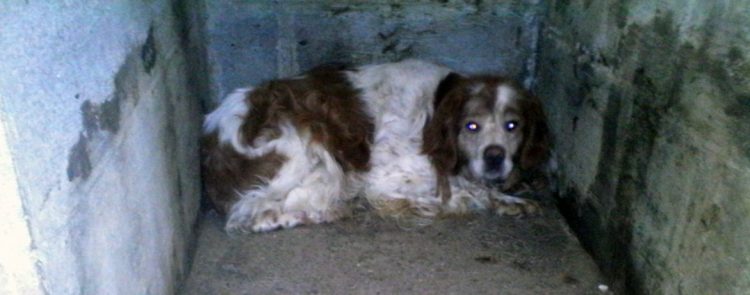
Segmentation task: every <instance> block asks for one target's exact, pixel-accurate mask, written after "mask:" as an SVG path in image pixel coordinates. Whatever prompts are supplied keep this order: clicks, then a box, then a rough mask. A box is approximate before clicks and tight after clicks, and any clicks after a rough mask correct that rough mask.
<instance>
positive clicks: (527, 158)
mask: <svg viewBox="0 0 750 295" xmlns="http://www.w3.org/2000/svg"><path fill="white" fill-rule="evenodd" d="M522 93H523V95H524V96H525V97H524V98H523V99H521V100H520V102H519V103H520V104H521V116H522V117H523V122H524V123H523V125H522V126H521V130H522V132H523V143H521V151H520V153H519V159H518V162H519V163H520V164H521V169H523V170H530V169H534V168H537V167H538V166H539V165H541V164H542V163H544V162H545V161H547V159H549V156H550V138H549V127H548V126H547V121H546V119H545V118H546V117H545V116H544V109H543V108H542V103H541V101H539V98H537V97H536V96H534V95H532V94H530V93H528V92H527V91H523V92H522Z"/></svg>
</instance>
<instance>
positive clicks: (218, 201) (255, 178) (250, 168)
mask: <svg viewBox="0 0 750 295" xmlns="http://www.w3.org/2000/svg"><path fill="white" fill-rule="evenodd" d="M201 154H202V158H203V161H202V163H201V164H202V166H203V167H202V168H203V170H202V173H203V181H204V184H205V190H206V196H207V197H208V198H209V199H210V200H211V202H212V203H213V205H214V207H215V208H216V210H217V211H219V212H220V213H222V214H226V213H227V212H229V209H230V208H231V206H232V205H233V204H234V202H236V201H237V199H238V197H239V196H238V194H237V193H238V192H242V191H245V190H248V189H251V188H253V187H254V186H258V185H263V184H265V182H266V181H267V180H268V179H272V178H273V177H274V176H276V173H277V172H278V170H279V169H280V168H281V166H282V165H283V164H284V162H285V161H286V157H284V156H282V155H279V154H276V153H269V154H266V155H264V156H261V157H257V158H253V159H248V158H247V157H245V156H243V155H240V154H238V153H237V152H235V151H234V149H233V148H232V147H231V145H227V144H219V142H218V136H217V134H216V133H212V134H208V135H206V136H204V137H203V139H202V144H201Z"/></svg>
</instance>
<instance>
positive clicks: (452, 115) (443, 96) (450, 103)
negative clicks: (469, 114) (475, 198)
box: [422, 73, 468, 201]
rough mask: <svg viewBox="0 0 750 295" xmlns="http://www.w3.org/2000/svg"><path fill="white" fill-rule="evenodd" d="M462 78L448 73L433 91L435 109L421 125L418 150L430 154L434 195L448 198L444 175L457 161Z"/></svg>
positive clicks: (453, 169)
mask: <svg viewBox="0 0 750 295" xmlns="http://www.w3.org/2000/svg"><path fill="white" fill-rule="evenodd" d="M463 84H464V79H463V78H462V77H461V76H460V75H458V74H456V73H451V74H449V75H448V76H446V77H445V78H444V79H443V80H442V81H441V82H440V84H439V85H438V88H437V90H436V91H435V100H434V102H433V103H434V107H435V112H434V114H433V116H432V118H430V119H429V120H428V122H427V124H426V125H425V129H424V135H423V138H422V152H423V153H424V154H426V155H427V156H428V157H430V160H431V161H432V163H433V165H434V167H435V170H436V172H437V175H438V195H439V196H440V197H441V198H442V199H443V201H447V200H448V199H450V187H449V185H448V176H449V175H452V174H455V173H456V172H457V171H456V170H457V166H458V162H459V155H458V132H459V131H460V126H459V124H460V122H459V120H460V119H461V115H462V112H463V107H464V104H465V103H466V101H467V100H468V93H466V87H464V85H463Z"/></svg>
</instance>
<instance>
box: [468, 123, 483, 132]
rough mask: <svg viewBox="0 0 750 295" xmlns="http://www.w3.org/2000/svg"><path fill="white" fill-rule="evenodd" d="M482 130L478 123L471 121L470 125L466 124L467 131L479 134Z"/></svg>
mask: <svg viewBox="0 0 750 295" xmlns="http://www.w3.org/2000/svg"><path fill="white" fill-rule="evenodd" d="M481 128H482V127H480V126H479V124H478V123H477V122H474V121H470V122H469V123H466V129H467V130H469V131H471V132H477V131H479V129H481Z"/></svg>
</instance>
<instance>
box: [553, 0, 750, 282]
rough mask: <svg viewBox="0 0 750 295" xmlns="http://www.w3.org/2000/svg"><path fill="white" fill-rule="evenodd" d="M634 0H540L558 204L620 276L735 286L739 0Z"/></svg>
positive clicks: (748, 21)
mask: <svg viewBox="0 0 750 295" xmlns="http://www.w3.org/2000/svg"><path fill="white" fill-rule="evenodd" d="M645 4H647V3H645ZM645 4H644V3H640V2H639V1H623V2H617V3H608V4H604V3H594V2H589V1H585V0H580V1H575V0H571V1H555V2H553V3H550V5H551V7H552V8H553V9H551V10H550V11H549V15H548V21H547V28H546V29H545V34H544V39H543V40H542V44H543V46H542V53H541V56H542V57H541V61H540V65H541V71H540V80H541V82H540V83H539V85H540V86H539V89H538V92H539V93H540V95H541V96H542V97H543V98H544V99H545V101H546V103H547V112H548V113H549V114H550V119H551V120H552V122H551V123H552V124H551V125H552V127H553V129H555V131H556V133H557V134H556V135H557V143H558V152H559V154H560V158H561V167H562V170H563V177H562V179H563V180H564V185H565V186H566V187H565V188H563V191H567V192H571V193H569V194H567V196H565V194H564V196H563V198H562V199H561V204H563V205H564V207H565V206H567V207H568V208H569V209H570V210H569V211H568V215H569V216H571V217H572V219H571V220H572V223H573V224H574V227H577V229H578V233H579V234H581V235H582V237H581V239H582V241H583V242H584V243H585V244H586V246H587V248H589V249H591V250H592V252H593V253H594V254H595V256H596V257H598V259H599V260H600V265H601V266H602V268H603V270H604V271H605V273H608V274H609V275H610V277H611V278H612V279H613V280H614V282H613V283H614V284H613V285H614V286H615V287H616V289H618V290H627V291H630V292H633V293H655V294H661V293H666V294H678V293H684V294H707V293H716V292H718V293H721V294H738V293H747V292H749V291H750V290H748V284H750V275H748V274H749V273H750V270H749V269H750V263H748V257H750V251H748V247H749V245H750V238H746V236H747V233H748V232H750V200H748V196H750V153H748V146H750V107H749V106H748V105H749V104H750V95H748V93H750V82H749V81H750V80H749V78H748V77H750V75H748V74H750V73H748V72H747V69H748V67H750V66H748V63H747V61H746V58H747V56H748V53H750V46H747V45H746V44H748V43H747V42H745V43H743V42H740V41H746V40H747V37H748V36H747V35H748V34H747V32H750V30H746V29H743V28H746V27H750V15H746V14H744V13H743V11H750V5H748V4H747V3H743V2H741V1H730V2H728V3H713V2H711V3H709V2H701V3H689V4H685V3H677V2H674V3H673V2H664V3H660V4H659V5H645ZM687 13H694V14H704V15H702V16H705V17H704V18H701V17H695V15H690V17H688V15H686V14H687ZM592 20H593V21H592ZM596 22H606V23H599V26H594V25H592V24H596ZM602 26H605V27H604V28H602ZM584 69H585V70H584ZM581 73H585V75H581ZM560 85H565V86H564V89H569V90H568V91H560V88H561V87H563V86H560ZM571 90H573V91H571ZM571 102H576V103H571ZM592 130H593V131H592ZM566 140H574V141H576V142H578V143H579V144H569V143H566ZM591 146H594V147H596V149H595V150H596V151H598V155H596V154H591V155H590V157H589V159H592V158H593V159H596V160H595V161H593V162H592V161H591V160H588V159H587V158H586V157H582V156H580V154H581V153H591V152H592V148H591Z"/></svg>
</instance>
